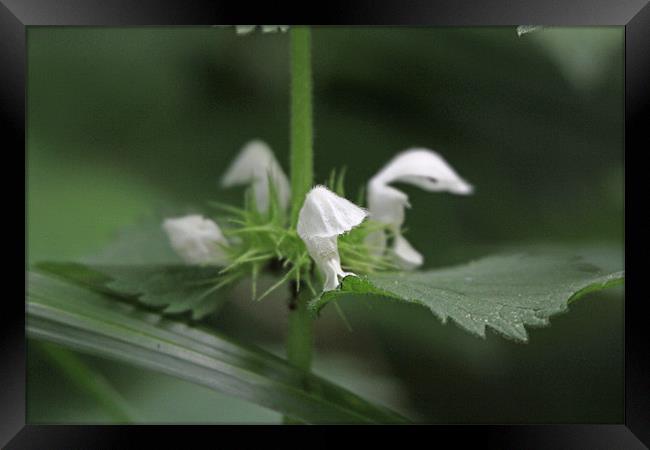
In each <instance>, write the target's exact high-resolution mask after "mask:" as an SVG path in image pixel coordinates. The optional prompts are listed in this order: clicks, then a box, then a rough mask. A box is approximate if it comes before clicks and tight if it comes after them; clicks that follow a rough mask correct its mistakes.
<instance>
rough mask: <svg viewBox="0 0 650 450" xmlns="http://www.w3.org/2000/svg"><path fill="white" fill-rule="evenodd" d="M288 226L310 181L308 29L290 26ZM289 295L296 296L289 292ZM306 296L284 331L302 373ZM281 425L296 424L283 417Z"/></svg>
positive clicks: (308, 351)
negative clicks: (289, 181)
mask: <svg viewBox="0 0 650 450" xmlns="http://www.w3.org/2000/svg"><path fill="white" fill-rule="evenodd" d="M290 34H291V196H292V202H291V227H292V228H295V227H296V223H297V222H298V214H299V212H300V208H301V207H302V204H303V202H304V200H305V195H306V194H307V192H308V191H309V189H311V187H312V184H313V179H314V151H313V129H312V87H311V86H312V85H311V82H312V79H311V30H310V29H309V28H308V27H292V28H291V31H290ZM292 295H296V293H295V291H292ZM308 300H309V293H308V291H306V290H303V291H301V292H300V293H298V294H297V295H296V297H295V298H294V299H293V300H292V302H291V305H290V309H289V326H288V332H287V359H288V361H289V363H290V364H292V365H294V366H295V367H298V368H300V369H302V370H304V371H305V372H309V370H310V368H311V357H312V319H311V317H310V316H309V313H308V311H307V302H308ZM284 423H287V424H290V423H299V421H296V420H295V419H292V418H290V417H287V416H285V417H284Z"/></svg>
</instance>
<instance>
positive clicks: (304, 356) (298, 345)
mask: <svg viewBox="0 0 650 450" xmlns="http://www.w3.org/2000/svg"><path fill="white" fill-rule="evenodd" d="M308 301H309V291H307V290H303V291H301V292H300V293H299V294H298V296H297V297H296V298H295V299H294V300H293V301H292V304H291V306H290V308H289V330H288V334H287V359H288V360H289V362H290V363H291V364H292V365H294V366H296V367H298V368H300V369H303V370H304V371H307V372H308V371H309V369H310V367H311V348H312V319H311V317H310V316H309V312H308V311H307V302H308Z"/></svg>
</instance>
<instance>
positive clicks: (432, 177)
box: [367, 148, 473, 269]
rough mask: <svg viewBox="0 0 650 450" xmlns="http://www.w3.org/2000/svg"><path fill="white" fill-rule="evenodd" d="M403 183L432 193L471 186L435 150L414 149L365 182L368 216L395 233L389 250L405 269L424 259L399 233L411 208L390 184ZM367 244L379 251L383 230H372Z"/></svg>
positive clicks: (468, 191) (456, 191)
mask: <svg viewBox="0 0 650 450" xmlns="http://www.w3.org/2000/svg"><path fill="white" fill-rule="evenodd" d="M394 182H402V183H409V184H413V185H415V186H418V187H420V188H422V189H424V190H426V191H431V192H443V191H446V192H451V193H453V194H461V195H465V194H471V193H472V191H473V187H472V186H471V185H470V184H469V183H467V182H466V181H465V180H463V179H462V178H460V177H459V176H458V175H457V174H456V172H454V170H453V169H452V168H451V167H450V166H449V164H447V162H446V161H445V160H444V159H443V158H442V157H441V156H440V155H438V154H437V153H436V152H434V151H432V150H428V149H424V148H414V149H410V150H406V151H404V152H402V153H399V154H398V155H397V156H395V157H394V158H393V159H392V160H391V161H389V162H388V164H386V165H385V166H384V168H383V169H381V170H380V171H379V172H378V173H377V174H376V175H375V176H374V177H372V178H371V179H370V181H369V182H368V210H369V212H370V217H371V218H372V219H373V220H376V221H377V222H381V223H384V224H387V225H389V226H390V229H391V230H392V232H393V233H394V234H395V240H394V242H393V247H392V252H393V254H394V256H395V257H396V259H397V262H398V263H400V265H401V266H402V267H403V268H405V269H413V268H416V267H418V266H420V265H422V262H423V258H422V255H421V254H420V253H418V251H417V250H415V249H414V248H413V247H412V246H411V244H410V243H409V242H408V241H407V240H406V239H405V238H404V236H402V233H401V227H402V224H403V223H404V210H405V208H410V206H411V205H410V204H409V201H408V196H407V195H406V194H405V193H404V192H402V191H400V190H398V189H395V188H394V187H392V186H389V184H390V183H394ZM367 239H368V240H367V244H368V245H370V246H371V247H372V248H374V249H375V251H376V252H377V253H379V254H380V253H382V252H383V251H384V249H385V246H386V236H385V234H384V233H383V232H377V233H373V234H371V235H370V236H368V238H367Z"/></svg>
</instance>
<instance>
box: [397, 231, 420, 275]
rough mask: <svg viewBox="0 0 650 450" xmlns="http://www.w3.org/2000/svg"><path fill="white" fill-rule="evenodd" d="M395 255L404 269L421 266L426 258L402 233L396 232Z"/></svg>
mask: <svg viewBox="0 0 650 450" xmlns="http://www.w3.org/2000/svg"><path fill="white" fill-rule="evenodd" d="M392 251H393V255H394V256H395V259H396V260H397V262H398V263H399V264H400V266H402V268H403V269H406V270H412V269H416V268H418V267H420V266H421V265H422V263H423V262H424V258H423V257H422V255H421V254H420V252H418V251H417V250H416V249H414V248H413V246H412V245H411V243H410V242H409V241H407V240H406V239H405V238H404V236H402V235H401V234H395V241H394V242H393V248H392Z"/></svg>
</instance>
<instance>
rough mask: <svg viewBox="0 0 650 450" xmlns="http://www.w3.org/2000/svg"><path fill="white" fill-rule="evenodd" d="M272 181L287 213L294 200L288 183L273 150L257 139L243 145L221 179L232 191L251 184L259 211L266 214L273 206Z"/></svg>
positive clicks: (222, 183) (281, 204)
mask: <svg viewBox="0 0 650 450" xmlns="http://www.w3.org/2000/svg"><path fill="white" fill-rule="evenodd" d="M269 179H270V180H271V182H272V183H273V185H274V186H275V189H276V192H277V195H278V201H279V202H280V207H282V209H286V208H287V206H288V205H289V200H290V198H291V187H290V185H289V179H288V178H287V176H286V175H285V173H284V171H283V170H282V167H281V166H280V164H279V163H278V161H277V160H276V159H275V156H274V155H273V152H272V151H271V148H270V147H269V146H268V145H267V144H266V143H265V142H264V141H261V140H257V139H256V140H252V141H250V142H248V143H247V144H246V145H244V147H243V148H242V149H241V151H240V152H239V155H238V156H237V158H235V160H234V161H233V162H232V164H231V165H230V167H229V168H228V170H227V171H226V173H225V174H224V176H223V178H222V179H221V185H222V186H224V187H231V186H237V185H246V184H252V185H253V192H254V193H255V202H256V203H257V208H258V209H259V211H261V212H265V211H267V210H268V208H269V203H270V193H269Z"/></svg>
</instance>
